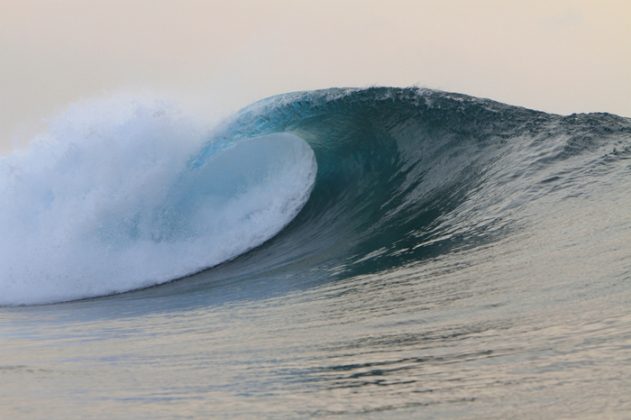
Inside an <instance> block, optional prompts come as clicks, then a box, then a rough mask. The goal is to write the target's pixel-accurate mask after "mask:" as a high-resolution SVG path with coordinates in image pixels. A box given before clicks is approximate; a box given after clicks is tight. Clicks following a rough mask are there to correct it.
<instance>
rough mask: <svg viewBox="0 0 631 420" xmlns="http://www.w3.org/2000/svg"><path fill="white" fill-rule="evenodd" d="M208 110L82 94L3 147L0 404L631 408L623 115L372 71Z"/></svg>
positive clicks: (10, 409) (195, 412)
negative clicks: (367, 78)
mask: <svg viewBox="0 0 631 420" xmlns="http://www.w3.org/2000/svg"><path fill="white" fill-rule="evenodd" d="M205 124H206V121H199V119H198V118H197V117H192V116H191V115H187V113H185V112H183V111H181V110H179V109H178V108H177V107H176V106H174V105H172V104H170V103H168V102H165V101H158V100H147V99H143V98H134V97H128V96H125V97H117V98H108V99H97V100H92V101H83V102H80V103H77V104H75V105H73V106H71V107H69V108H68V109H67V110H66V111H64V112H62V113H61V114H59V115H57V116H56V117H54V118H52V119H51V122H50V124H49V125H48V127H47V129H46V131H45V132H44V133H43V134H41V135H40V136H38V138H36V139H35V140H34V141H33V142H32V144H31V145H30V146H29V147H28V148H26V149H24V150H21V151H16V152H13V153H11V154H8V155H6V156H2V157H0V203H2V205H1V206H0V233H1V236H0V337H1V338H2V346H0V375H2V377H3V385H2V394H1V395H0V405H1V406H2V407H4V408H3V409H2V410H3V411H2V412H3V413H5V414H6V415H7V416H10V417H15V416H20V415H26V416H30V417H42V416H53V417H64V418H74V417H77V418H79V417H86V416H89V417H93V418H129V417H146V416H149V417H152V418H174V417H208V416H216V417H223V416H239V417H260V416H266V417H304V416H330V415H341V416H352V417H355V416H361V417H379V418H381V417H383V416H394V417H404V418H408V417H410V416H419V415H421V416H422V417H428V418H434V417H444V416H452V417H459V418H480V417H484V418H506V417H514V416H517V417H537V418H559V417H565V418H576V417H587V418H592V417H602V416H605V417H612V418H624V417H625V416H627V415H628V413H629V412H631V399H629V398H628V395H630V394H631V369H630V367H629V366H631V358H630V355H629V349H631V314H630V313H629V307H630V305H631V248H629V243H631V213H629V208H631V193H630V191H631V119H629V118H625V117H620V116H616V115H612V114H607V113H591V114H572V115H567V116H562V115H556V114H549V113H544V112H540V111H535V110H530V109H526V108H522V107H517V106H511V105H506V104H502V103H499V102H495V101H492V100H489V99H482V98H475V97H471V96H466V95H461V94H456V93H449V92H442V91H437V90H431V89H423V88H387V87H375V88H367V89H354V88H353V89H347V88H344V89H342V88H334V89H326V90H318V91H309V92H294V93H288V94H282V95H278V96H274V97H271V98H267V99H263V100H261V101H258V102H256V103H254V104H251V105H249V106H247V107H245V108H244V109H242V110H240V111H239V112H237V113H236V114H235V115H233V116H231V117H229V118H228V119H226V120H224V121H223V122H222V123H220V124H219V125H217V126H215V127H214V128H212V129H208V128H207V127H206V125H205ZM29 401H37V402H38V404H30V403H29Z"/></svg>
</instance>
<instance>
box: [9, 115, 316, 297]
mask: <svg viewBox="0 0 631 420" xmlns="http://www.w3.org/2000/svg"><path fill="white" fill-rule="evenodd" d="M90 107H92V109H90V110H86V109H81V110H80V112H78V113H77V112H76V111H75V112H70V113H69V114H66V115H64V116H63V118H62V119H63V123H59V124H57V125H56V126H54V127H52V128H51V132H50V133H48V138H47V139H46V141H43V142H40V144H38V145H37V147H33V148H31V149H30V150H27V151H25V152H22V153H20V154H14V155H10V156H8V157H5V158H2V160H0V174H2V177H1V178H0V201H2V203H3V206H2V207H1V208H0V231H2V233H3V235H2V237H0V289H1V290H2V294H1V295H0V305H18V304H41V303H52V302H60V301H67V300H74V299H80V298H87V297H95V296H102V295H108V294H114V293H120V292H125V291H129V290H133V289H138V288H142V287H147V286H151V285H155V284H160V283H163V282H167V281H171V280H174V279H176V278H179V277H182V276H185V275H188V274H191V273H194V272H197V271H200V270H203V269H205V268H208V267H211V266H214V265H217V264H220V263H222V262H224V261H226V260H229V259H232V258H234V257H236V256H238V255H239V254H242V253H244V252H246V251H248V250H249V249H251V248H254V247H256V246H258V245H260V244H261V243H263V242H265V241H267V240H268V239H270V238H271V237H273V236H275V235H276V234H277V233H278V232H279V231H280V230H282V229H283V227H284V226H285V225H287V224H288V223H289V222H290V221H291V220H292V219H293V218H294V217H295V216H296V214H298V212H299V211H300V209H301V208H302V206H303V205H304V204H305V203H306V201H307V200H308V198H309V194H310V192H311V189H312V187H313V184H314V181H315V176H316V172H317V164H316V160H315V157H314V154H313V151H312V150H311V148H310V147H309V145H308V144H307V143H306V142H305V141H303V140H302V139H301V138H300V137H298V136H296V135H292V134H287V133H273V134H268V135H264V136H258V137H254V138H249V139H240V140H239V141H234V142H231V143H230V144H227V145H224V146H223V147H221V148H219V149H217V150H216V151H215V152H214V153H212V154H210V155H208V154H207V155H205V156H204V157H203V159H201V160H200V159H196V158H195V155H196V154H197V153H198V152H196V151H195V150H198V149H199V145H200V144H201V140H200V139H201V138H202V136H201V135H200V134H199V132H198V131H196V130H194V129H192V128H191V127H192V126H191V125H189V124H188V123H185V122H184V121H183V120H182V119H180V118H179V117H174V116H173V115H172V114H171V113H170V111H168V110H165V109H162V108H161V107H159V106H155V105H150V106H146V105H137V106H133V107H131V108H129V109H130V112H128V113H127V114H125V115H123V116H121V115H117V116H116V118H114V119H112V115H111V114H108V113H104V112H102V111H103V110H102V105H96V106H95V105H90V106H88V108H90ZM156 108H157V109H156ZM86 115H87V120H86ZM174 139H177V140H174ZM196 145H197V146H196ZM192 160H196V164H195V165H191V164H190V162H191V161H192Z"/></svg>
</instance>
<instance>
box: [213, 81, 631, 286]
mask: <svg viewBox="0 0 631 420" xmlns="http://www.w3.org/2000/svg"><path fill="white" fill-rule="evenodd" d="M279 131H281V132H293V133H296V134H297V135H299V136H300V137H301V138H304V139H305V140H306V141H307V142H308V143H309V144H310V146H311V147H312V148H313V150H314V152H315V155H316V159H317V161H318V168H319V171H318V176H317V179H316V184H315V187H314V190H313V193H312V195H311V198H310V200H309V202H308V203H307V205H306V206H305V208H304V209H303V211H302V212H301V214H300V215H299V216H298V217H297V218H296V219H295V220H294V221H293V222H292V223H291V224H290V225H289V226H288V227H287V228H286V229H285V230H284V231H283V232H282V233H281V234H280V235H279V236H277V237H276V238H275V239H274V240H273V241H271V242H270V243H268V244H266V245H265V246H264V249H261V250H258V251H255V252H254V253H253V254H252V255H249V256H247V257H245V258H244V259H243V264H245V260H248V261H249V262H248V263H247V264H246V265H247V267H249V268H251V269H252V270H253V272H252V273H251V274H252V275H254V274H255V273H259V274H260V273H261V272H264V271H265V270H266V269H267V267H275V268H276V269H277V268H278V266H279V265H282V264H286V265H287V266H288V268H287V270H289V271H291V270H298V269H300V270H303V269H308V270H310V271H315V272H318V273H320V274H318V275H314V276H313V277H314V278H315V277H318V276H322V277H325V278H328V277H330V276H334V277H336V278H343V277H348V276H352V275H356V274H363V273H373V272H379V271H382V270H388V269H394V268H398V267H401V266H405V265H408V264H415V263H417V262H419V261H422V260H424V259H430V258H438V257H440V256H442V255H446V254H448V253H450V252H455V251H459V250H464V249H470V248H474V247H480V246H483V245H484V244H487V243H490V242H492V241H496V240H498V239H501V238H502V237H504V236H506V235H511V234H513V233H515V232H516V231H518V230H519V229H521V228H523V226H524V225H525V224H526V223H527V222H526V220H525V214H526V213H527V210H528V208H529V206H532V205H533V203H535V202H537V201H538V200H541V199H543V198H545V197H551V194H555V196H556V197H557V198H555V199H558V200H561V199H562V197H563V196H572V195H575V194H581V188H582V187H583V186H584V185H585V184H588V183H590V182H591V180H589V179H588V178H587V177H586V176H585V175H584V172H585V170H586V168H594V167H599V168H601V169H602V170H603V171H608V170H612V171H613V170H615V165H611V166H610V167H607V165H606V163H605V162H607V161H608V160H611V159H614V160H617V159H619V158H620V157H621V156H622V155H625V156H627V155H628V154H629V145H628V139H629V138H630V137H631V124H630V122H629V120H627V119H624V118H620V117H616V116H612V115H608V114H590V115H572V116H569V117H561V116H558V115H552V114H546V113H543V112H537V111H533V110H528V109H524V108H519V107H513V106H509V105H505V104H501V103H497V102H494V101H490V100H484V99H479V98H473V97H468V96H464V95H458V94H451V93H445V92H439V91H432V90H425V89H394V88H372V89H332V90H323V91H316V92H301V93H292V94H287V95H280V96H276V97H272V98H269V99H266V100H263V101H261V102H258V103H255V104H253V105H251V106H250V107H248V108H246V109H244V110H243V111H241V112H240V113H239V115H237V116H236V117H235V118H234V119H232V120H231V121H230V122H228V123H227V124H226V125H225V126H224V127H223V128H222V130H221V131H220V132H219V133H218V134H217V136H218V137H219V138H231V139H234V138H241V137H244V138H247V137H250V136H254V135H260V134H263V133H272V132H279ZM615 145H617V146H615ZM614 147H617V149H616V150H617V151H616V152H614ZM623 150H624V151H623ZM202 154H203V152H202ZM597 162H598V163H597ZM239 264H241V263H239ZM239 264H237V266H236V269H237V271H240V270H241V268H243V267H242V266H240V265H239ZM298 267H299V268H298ZM224 275H227V273H224Z"/></svg>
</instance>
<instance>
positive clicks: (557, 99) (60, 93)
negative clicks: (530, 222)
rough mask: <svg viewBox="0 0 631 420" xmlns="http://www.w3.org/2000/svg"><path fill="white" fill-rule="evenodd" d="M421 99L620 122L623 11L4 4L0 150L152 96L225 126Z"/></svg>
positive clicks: (332, 2)
mask: <svg viewBox="0 0 631 420" xmlns="http://www.w3.org/2000/svg"><path fill="white" fill-rule="evenodd" d="M373 85H387V86H410V85H417V86H423V87H429V88H435V89H442V90H447V91H455V92H460V93H466V94H470V95H474V96H481V97H487V98H492V99H495V100H499V101H502V102H507V103H510V104H515V105H521V106H526V107H529V108H534V109H539V110H543V111H548V112H554V113H560V114H569V113H573V112H595V111H602V112H611V113H615V114H619V115H623V116H628V117H631V1H628V0H593V1H582V0H575V1H568V0H545V1H539V0H529V1H510V0H476V1H465V0H461V1H456V0H452V1H450V0H441V1H433V0H410V1H408V0H379V1H375V0H318V1H304V0H265V1H263V0H230V1H216V0H206V1H202V0H178V1H174V0H90V1H84V0H38V1H36V0H0V152H2V153H6V152H8V151H10V150H11V149H12V148H15V147H17V146H18V145H22V144H25V143H26V142H28V140H29V139H30V138H31V137H32V136H33V135H34V134H35V133H37V132H38V131H39V130H42V129H43V127H45V121H46V118H48V117H49V116H50V115H53V114H54V113H56V112H58V111H59V110H61V109H63V108H64V107H65V106H67V105H69V104H71V103H73V102H76V101H79V100H84V99H89V98H92V97H100V96H106V95H109V94H112V93H120V92H152V93H154V94H158V95H165V96H169V97H173V98H176V99H177V100H178V101H181V102H182V103H185V104H186V106H189V107H191V108H195V109H196V110H198V111H199V112H202V113H207V114H208V116H209V120H210V119H216V118H218V117H223V116H227V115H229V114H230V113H232V112H234V111H236V110H237V109H238V108H239V107H241V106H245V105H247V104H248V103H250V102H252V101H255V100H257V99H261V98H263V97H266V96H270V95H274V94H277V93H282V92H288V91H295V90H309V89H318V88H327V87H334V86H373Z"/></svg>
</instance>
